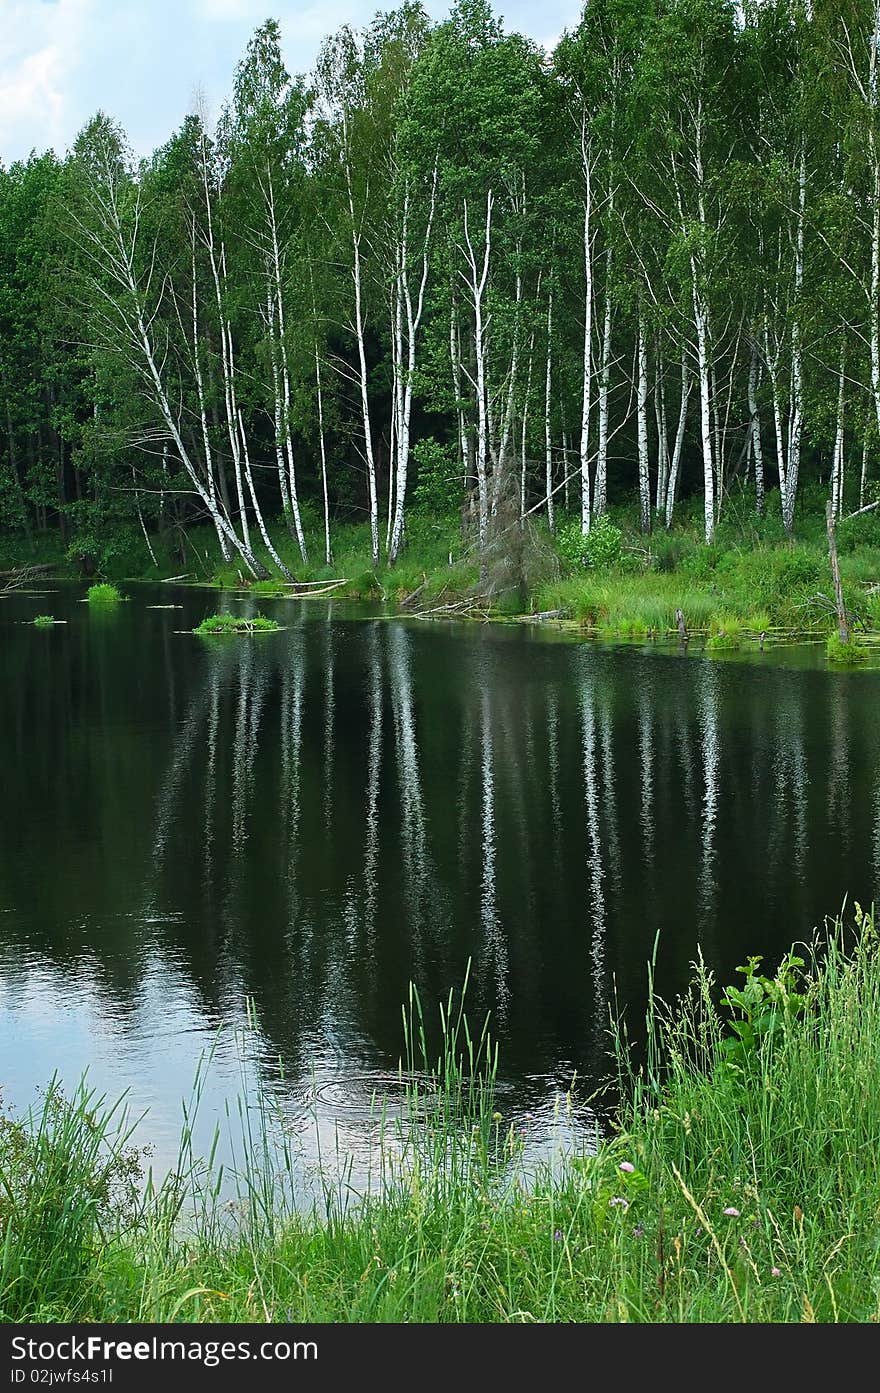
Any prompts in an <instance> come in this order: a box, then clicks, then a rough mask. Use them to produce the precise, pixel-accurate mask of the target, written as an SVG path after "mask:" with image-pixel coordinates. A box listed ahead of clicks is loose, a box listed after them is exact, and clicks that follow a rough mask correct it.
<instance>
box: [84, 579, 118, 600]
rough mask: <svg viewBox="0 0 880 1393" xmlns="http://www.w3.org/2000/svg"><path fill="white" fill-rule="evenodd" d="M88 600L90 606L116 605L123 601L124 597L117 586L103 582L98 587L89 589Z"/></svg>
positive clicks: (94, 586) (93, 586)
mask: <svg viewBox="0 0 880 1393" xmlns="http://www.w3.org/2000/svg"><path fill="white" fill-rule="evenodd" d="M86 599H87V600H88V602H89V604H90V605H115V604H118V603H119V601H120V600H121V599H122V595H121V593H120V592H119V591H118V590H117V589H116V586H115V585H110V584H108V583H107V582H106V581H101V582H100V583H99V584H98V585H92V586H90V587H89V590H88V594H87V595H86Z"/></svg>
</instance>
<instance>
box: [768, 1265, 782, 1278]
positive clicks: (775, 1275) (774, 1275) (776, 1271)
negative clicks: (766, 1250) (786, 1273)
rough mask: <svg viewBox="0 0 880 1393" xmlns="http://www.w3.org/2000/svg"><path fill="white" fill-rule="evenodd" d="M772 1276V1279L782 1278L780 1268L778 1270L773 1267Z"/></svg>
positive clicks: (771, 1269)
mask: <svg viewBox="0 0 880 1393" xmlns="http://www.w3.org/2000/svg"><path fill="white" fill-rule="evenodd" d="M770 1276H771V1277H781V1276H782V1273H781V1272H780V1271H779V1268H778V1267H771V1268H770Z"/></svg>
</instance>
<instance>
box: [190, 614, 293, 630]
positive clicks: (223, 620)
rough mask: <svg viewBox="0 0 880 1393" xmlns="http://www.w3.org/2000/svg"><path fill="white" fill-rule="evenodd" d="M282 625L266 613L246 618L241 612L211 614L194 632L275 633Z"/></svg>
mask: <svg viewBox="0 0 880 1393" xmlns="http://www.w3.org/2000/svg"><path fill="white" fill-rule="evenodd" d="M280 627H281V625H280V624H278V623H276V621H275V620H274V619H267V618H266V616H265V615H264V614H255V615H253V616H252V617H251V618H246V617H245V616H244V615H241V614H211V615H209V616H208V617H207V618H206V619H203V620H202V622H201V624H198V625H196V627H195V628H194V629H193V633H194V634H265V633H275V632H276V630H278V629H280Z"/></svg>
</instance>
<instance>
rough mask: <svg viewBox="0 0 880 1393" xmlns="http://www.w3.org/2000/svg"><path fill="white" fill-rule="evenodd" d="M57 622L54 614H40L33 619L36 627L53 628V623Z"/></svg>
mask: <svg viewBox="0 0 880 1393" xmlns="http://www.w3.org/2000/svg"><path fill="white" fill-rule="evenodd" d="M57 622H58V621H57V619H56V618H55V616H54V614H38V615H36V616H35V618H34V621H33V623H34V628H36V629H51V627H52V625H53V624H57Z"/></svg>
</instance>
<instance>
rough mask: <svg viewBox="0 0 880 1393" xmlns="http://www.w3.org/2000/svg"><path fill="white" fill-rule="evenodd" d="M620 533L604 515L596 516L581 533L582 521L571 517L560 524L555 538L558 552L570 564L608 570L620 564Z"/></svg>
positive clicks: (621, 536) (621, 540)
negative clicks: (589, 525)
mask: <svg viewBox="0 0 880 1393" xmlns="http://www.w3.org/2000/svg"><path fill="white" fill-rule="evenodd" d="M622 542H623V533H622V532H621V530H620V528H619V527H618V526H617V525H616V524H615V523H613V522H612V521H611V519H610V518H609V517H608V515H607V514H603V515H602V517H600V518H596V520H595V522H594V523H593V525H592V527H591V528H590V531H589V532H588V533H587V535H586V536H584V534H583V532H582V531H581V524H580V523H579V522H578V521H577V520H576V519H572V520H571V521H570V522H566V523H565V524H564V526H562V527H560V529H559V532H558V533H557V537H556V545H557V547H558V548H559V554H560V556H561V557H562V559H563V560H564V561H567V562H568V563H569V565H571V566H588V567H591V568H593V569H594V570H598V569H608V568H609V567H611V566H617V565H619V563H620V558H621V554H622Z"/></svg>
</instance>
